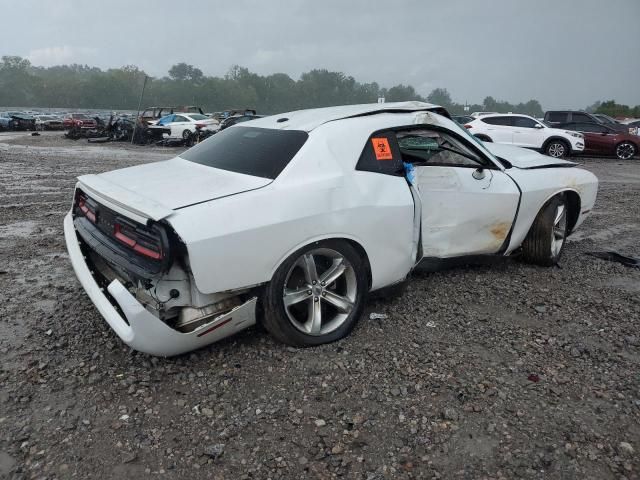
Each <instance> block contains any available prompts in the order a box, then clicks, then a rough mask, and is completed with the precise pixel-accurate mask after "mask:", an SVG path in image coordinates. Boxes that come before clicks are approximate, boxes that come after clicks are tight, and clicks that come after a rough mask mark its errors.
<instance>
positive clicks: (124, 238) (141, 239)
mask: <svg viewBox="0 0 640 480" xmlns="http://www.w3.org/2000/svg"><path fill="white" fill-rule="evenodd" d="M113 233H114V236H115V237H116V239H117V240H119V241H120V242H122V243H124V244H125V245H126V246H127V247H129V248H130V249H132V250H133V251H134V252H137V253H139V254H140V255H144V256H145V257H149V258H152V259H154V260H160V259H162V246H161V243H160V241H159V239H157V238H154V237H152V236H151V235H147V234H144V233H142V232H140V231H138V230H137V229H136V228H132V227H130V226H128V225H125V224H124V223H120V222H117V223H115V225H114V227H113Z"/></svg>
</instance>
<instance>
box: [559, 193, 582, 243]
mask: <svg viewBox="0 0 640 480" xmlns="http://www.w3.org/2000/svg"><path fill="white" fill-rule="evenodd" d="M563 194H564V196H565V198H566V200H567V207H568V210H569V211H568V212H567V213H568V215H567V223H568V224H567V234H568V235H570V234H571V232H572V231H573V228H574V227H575V226H576V223H577V222H578V217H579V216H580V208H581V203H582V202H581V201H580V195H578V193H577V192H575V191H573V190H566V191H564V192H563Z"/></svg>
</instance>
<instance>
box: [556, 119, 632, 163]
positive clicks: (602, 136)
mask: <svg viewBox="0 0 640 480" xmlns="http://www.w3.org/2000/svg"><path fill="white" fill-rule="evenodd" d="M557 128H563V129H565V130H571V131H574V132H580V133H582V134H583V135H584V152H583V153H585V154H587V155H615V156H616V157H618V158H619V159H621V160H629V159H631V158H633V157H634V156H635V155H636V154H637V153H638V151H639V150H640V137H639V136H637V135H631V134H630V133H628V132H620V131H618V130H616V129H615V128H612V127H610V126H609V125H603V124H598V123H593V122H570V123H563V124H560V125H557Z"/></svg>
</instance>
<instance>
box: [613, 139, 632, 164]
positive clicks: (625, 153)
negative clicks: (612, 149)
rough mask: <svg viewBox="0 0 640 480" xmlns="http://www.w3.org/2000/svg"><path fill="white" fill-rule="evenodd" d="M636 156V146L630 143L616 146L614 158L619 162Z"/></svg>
mask: <svg viewBox="0 0 640 480" xmlns="http://www.w3.org/2000/svg"><path fill="white" fill-rule="evenodd" d="M635 154H636V146H635V145H634V144H633V143H631V142H622V143H620V144H618V146H616V157H618V158H619V159H620V160H629V159H630V158H633V156H634V155H635Z"/></svg>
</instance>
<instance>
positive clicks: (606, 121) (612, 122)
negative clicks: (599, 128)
mask: <svg viewBox="0 0 640 480" xmlns="http://www.w3.org/2000/svg"><path fill="white" fill-rule="evenodd" d="M593 116H594V117H596V118H597V119H598V120H600V123H602V124H603V125H607V126H609V127H614V128H617V127H619V126H621V125H622V123H620V122H619V121H617V120H616V119H615V118H612V117H610V116H609V115H605V114H604V113H594V114H593Z"/></svg>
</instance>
